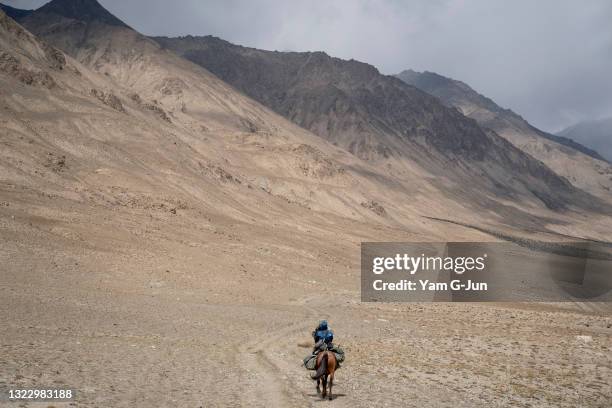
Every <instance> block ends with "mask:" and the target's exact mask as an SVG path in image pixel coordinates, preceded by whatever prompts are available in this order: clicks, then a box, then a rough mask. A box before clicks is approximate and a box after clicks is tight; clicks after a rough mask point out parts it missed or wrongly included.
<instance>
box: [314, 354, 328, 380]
mask: <svg viewBox="0 0 612 408" xmlns="http://www.w3.org/2000/svg"><path fill="white" fill-rule="evenodd" d="M325 374H327V353H325V354H323V357H321V364H319V368H317V373H316V374H315V375H314V377H313V378H314V379H315V380H318V379H319V378H321V377H323V376H324V375H325Z"/></svg>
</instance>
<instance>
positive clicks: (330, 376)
mask: <svg viewBox="0 0 612 408" xmlns="http://www.w3.org/2000/svg"><path fill="white" fill-rule="evenodd" d="M333 385H334V373H331V374H330V375H329V400H330V401H331V399H332V387H333Z"/></svg>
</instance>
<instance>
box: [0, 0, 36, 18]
mask: <svg viewBox="0 0 612 408" xmlns="http://www.w3.org/2000/svg"><path fill="white" fill-rule="evenodd" d="M0 10H2V11H4V13H5V14H6V15H7V16H9V17H10V18H12V19H13V20H19V19H21V18H24V17H25V16H27V15H28V14H30V13H32V12H33V11H34V10H22V9H18V8H15V7H11V6H7V5H5V4H2V3H0Z"/></svg>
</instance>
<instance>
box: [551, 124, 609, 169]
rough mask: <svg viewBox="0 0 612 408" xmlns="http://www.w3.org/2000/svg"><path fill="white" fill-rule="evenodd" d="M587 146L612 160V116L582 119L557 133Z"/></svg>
mask: <svg viewBox="0 0 612 408" xmlns="http://www.w3.org/2000/svg"><path fill="white" fill-rule="evenodd" d="M557 136H559V137H567V138H570V139H573V140H577V141H578V142H580V143H582V144H584V145H586V146H589V147H591V148H593V149H595V150H597V151H598V152H601V154H602V155H603V156H604V157H605V158H606V159H607V160H608V161H610V162H612V118H607V119H600V120H592V121H584V122H580V123H577V124H575V125H572V126H570V127H568V128H566V129H563V130H562V131H560V132H558V133H557Z"/></svg>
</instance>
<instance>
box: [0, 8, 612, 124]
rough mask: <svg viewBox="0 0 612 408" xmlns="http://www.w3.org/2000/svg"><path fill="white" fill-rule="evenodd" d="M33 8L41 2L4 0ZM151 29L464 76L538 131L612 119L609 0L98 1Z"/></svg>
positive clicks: (389, 70)
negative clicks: (576, 123)
mask: <svg viewBox="0 0 612 408" xmlns="http://www.w3.org/2000/svg"><path fill="white" fill-rule="evenodd" d="M0 2H3V3H5V4H9V5H12V6H14V7H19V8H36V7H38V6H40V5H42V4H44V3H45V2H46V1H43V0H0ZM100 3H102V5H104V6H105V7H106V8H107V9H109V10H110V11H111V12H112V13H113V14H115V15H116V16H117V17H119V18H120V19H122V20H123V21H125V22H126V23H127V24H129V25H131V26H132V27H133V28H135V29H137V30H138V31H140V32H142V33H144V34H149V35H168V36H177V35H186V34H192V35H207V34H212V35H215V36H218V37H221V38H223V39H226V40H228V41H231V42H234V43H237V44H241V45H247V46H252V47H257V48H264V49H270V50H279V51H284V50H292V51H308V50H323V51H325V52H327V53H328V54H330V55H333V56H337V57H341V58H354V59H357V60H360V61H364V62H368V63H370V64H373V65H375V66H376V67H377V68H378V69H379V70H380V71H381V72H383V73H385V74H394V73H398V72H400V71H402V70H403V69H407V68H412V69H415V70H418V71H423V70H429V71H434V72H437V73H440V74H442V75H446V76H450V77H453V78H455V79H460V80H462V81H464V82H466V83H468V84H469V85H470V86H472V87H473V88H475V89H476V90H477V91H479V92H480V93H482V94H484V95H486V96H489V97H491V98H492V99H493V100H495V101H496V102H497V103H498V104H500V105H502V106H503V107H509V108H511V109H513V110H514V111H516V112H517V113H519V114H521V115H522V116H523V117H525V118H526V119H528V120H529V121H530V122H532V124H534V125H536V126H537V127H539V128H541V129H543V130H547V131H556V130H560V129H561V128H563V127H565V126H567V125H570V124H572V123H574V122H577V121H580V120H584V119H595V118H600V117H604V116H612V1H609V0H589V1H554V0H550V1H544V0H538V1H532V0H526V1H522V0H521V1H517V0H515V1H504V0H499V1H491V0H473V1H467V0H466V1H461V0H421V1H408V0H378V1H373V0H372V1H368V0H327V1H326V0H320V1H290V0H243V1H238V0H218V1H206V0H175V1H169V0H129V1H126V0H100Z"/></svg>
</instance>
